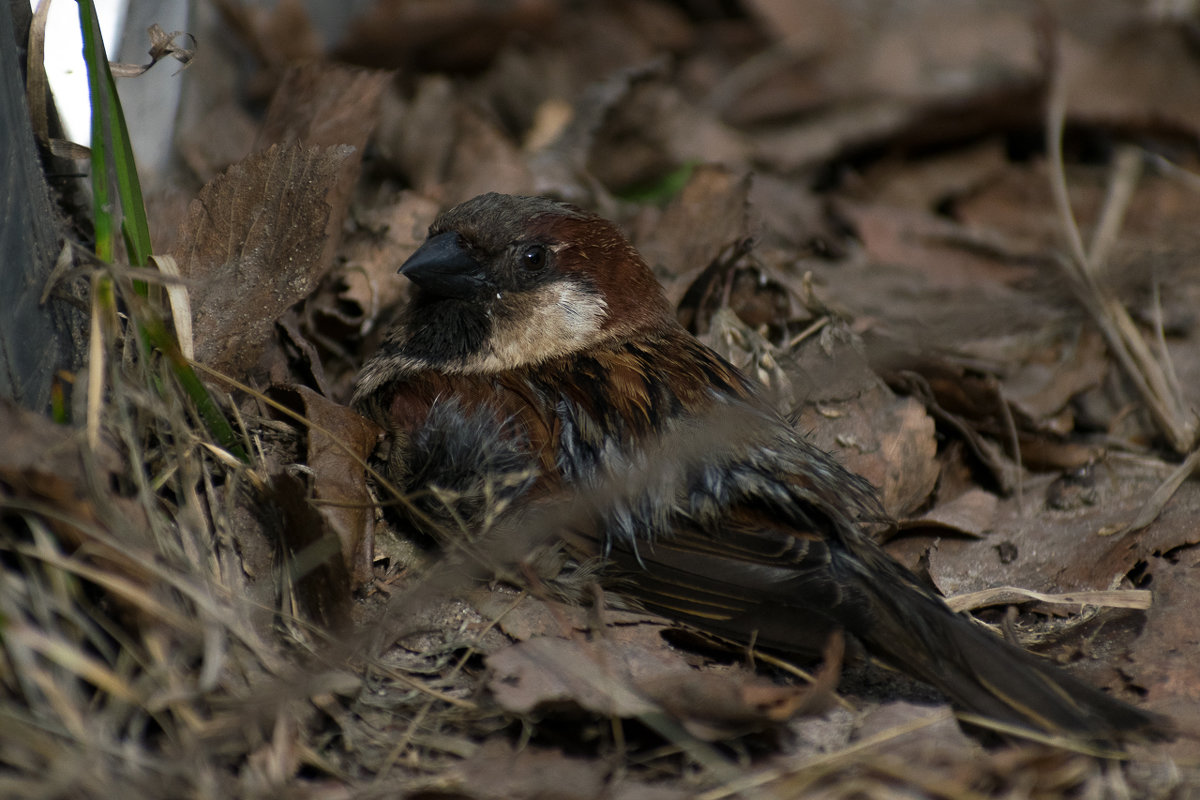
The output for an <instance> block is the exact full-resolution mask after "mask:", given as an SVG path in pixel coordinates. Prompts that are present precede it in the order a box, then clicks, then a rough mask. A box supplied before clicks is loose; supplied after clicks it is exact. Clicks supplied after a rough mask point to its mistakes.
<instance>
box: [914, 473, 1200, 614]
mask: <svg viewBox="0 0 1200 800" xmlns="http://www.w3.org/2000/svg"><path fill="white" fill-rule="evenodd" d="M1104 470H1105V473H1104V474H1103V475H1102V476H1101V477H1100V478H1098V480H1097V485H1098V486H1099V487H1100V488H1101V489H1102V490H1103V492H1102V494H1101V496H1100V498H1099V499H1098V501H1097V502H1094V503H1092V504H1090V505H1087V504H1085V505H1081V506H1078V507H1073V508H1067V509H1063V510H1055V509H1051V508H1046V507H1040V506H1041V503H1040V502H1038V501H1040V500H1041V498H1043V497H1044V496H1045V492H1046V490H1047V488H1048V487H1049V486H1050V484H1051V483H1052V478H1053V476H1037V477H1036V478H1033V479H1027V480H1026V483H1025V486H1024V498H1025V508H1024V509H1022V508H1021V507H1020V506H1019V504H1018V502H1017V500H1016V498H1008V499H1005V500H1002V501H1001V502H1000V504H999V507H998V509H997V513H996V517H995V521H994V523H993V526H992V531H991V533H990V534H989V535H988V536H987V537H986V538H984V539H981V540H977V541H964V540H956V539H955V540H952V539H943V540H942V541H941V543H940V544H939V545H938V547H937V548H936V549H935V550H934V551H933V552H932V553H931V554H930V557H929V572H930V575H931V576H932V577H933V579H934V582H935V583H936V584H937V586H938V588H939V589H940V590H941V591H942V592H943V593H944V594H948V595H952V594H962V593H965V592H972V591H979V590H982V589H986V588H990V587H992V586H1007V585H1011V586H1019V587H1022V588H1025V589H1033V590H1035V591H1039V592H1059V591H1072V590H1078V589H1107V588H1108V587H1109V586H1110V584H1111V582H1112V581H1113V580H1114V579H1115V578H1120V577H1121V576H1123V575H1125V574H1127V573H1128V572H1129V571H1130V570H1132V569H1133V568H1134V566H1135V565H1136V564H1137V563H1138V562H1139V561H1141V560H1143V559H1145V558H1147V557H1148V556H1149V555H1150V554H1151V553H1153V552H1156V551H1158V552H1162V551H1164V550H1169V549H1171V548H1174V547H1179V546H1182V545H1187V544H1195V543H1197V542H1200V531H1198V530H1197V529H1196V526H1195V524H1194V520H1195V516H1194V515H1195V514H1196V513H1200V512H1198V511H1197V508H1198V505H1200V487H1197V486H1196V484H1195V483H1185V484H1184V485H1183V486H1181V487H1180V489H1179V491H1178V492H1177V493H1176V495H1175V497H1174V498H1173V499H1172V500H1171V502H1170V503H1168V504H1167V506H1166V508H1165V509H1164V510H1163V513H1162V514H1161V515H1160V517H1159V518H1158V519H1157V520H1156V521H1155V522H1154V523H1153V524H1151V525H1150V526H1149V527H1147V528H1146V529H1144V530H1142V531H1139V532H1137V533H1135V534H1125V535H1113V534H1115V533H1116V532H1117V531H1120V530H1122V529H1123V528H1124V526H1125V525H1126V524H1127V523H1128V522H1129V521H1130V520H1132V519H1133V518H1134V517H1135V516H1136V515H1137V513H1138V511H1139V510H1140V508H1141V506H1142V503H1143V502H1144V501H1145V498H1146V497H1148V496H1149V495H1150V494H1151V493H1152V492H1153V491H1154V489H1155V488H1156V487H1157V485H1158V483H1159V482H1160V481H1161V480H1162V478H1163V477H1164V476H1165V475H1166V473H1167V470H1165V469H1159V468H1157V467H1155V466H1153V465H1152V464H1138V463H1136V462H1131V461H1128V460H1110V461H1109V463H1108V464H1107V465H1106V466H1105V467H1104Z"/></svg>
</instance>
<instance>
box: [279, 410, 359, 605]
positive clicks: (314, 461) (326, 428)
mask: <svg viewBox="0 0 1200 800" xmlns="http://www.w3.org/2000/svg"><path fill="white" fill-rule="evenodd" d="M271 394H272V395H273V396H274V397H275V398H276V399H279V400H282V401H284V402H285V403H286V404H287V405H288V406H289V407H291V408H293V409H294V410H295V411H297V412H299V413H301V414H303V415H304V416H305V417H306V418H307V419H308V421H309V423H310V425H308V426H306V431H307V434H308V438H307V446H306V451H307V455H306V458H305V463H306V464H307V466H308V468H309V470H310V474H311V475H312V498H313V500H314V501H315V502H316V505H317V510H318V511H319V513H320V515H321V519H322V520H324V524H325V526H327V528H328V529H329V530H330V531H332V532H333V534H334V535H335V536H336V537H337V540H338V542H339V544H340V549H341V556H342V561H343V563H344V564H345V565H346V567H347V568H348V569H349V571H350V576H351V579H352V581H353V585H352V587H351V588H353V589H356V588H358V587H359V586H362V585H363V584H364V583H366V582H367V581H368V580H370V579H371V577H372V571H371V562H372V560H373V556H372V550H373V541H372V536H373V532H374V527H375V509H374V506H373V505H372V500H371V495H370V492H368V491H367V483H366V472H365V469H364V466H363V465H364V463H365V462H366V460H367V458H368V456H370V454H371V451H372V450H374V449H375V443H376V439H377V438H378V435H379V433H380V431H379V428H378V427H377V426H376V425H374V424H373V423H371V422H369V421H367V420H366V419H365V418H364V417H362V416H361V415H359V414H358V413H356V412H355V411H352V410H351V409H349V408H347V407H346V406H342V405H338V404H337V403H334V402H332V401H331V400H328V399H326V398H324V397H322V396H321V395H319V394H317V393H316V392H314V391H313V390H311V389H309V388H307V387H305V386H277V387H274V388H272V390H271Z"/></svg>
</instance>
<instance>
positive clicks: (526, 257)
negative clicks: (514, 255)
mask: <svg viewBox="0 0 1200 800" xmlns="http://www.w3.org/2000/svg"><path fill="white" fill-rule="evenodd" d="M521 266H522V267H524V268H525V269H527V270H529V271H530V272H532V271H534V270H539V269H541V268H542V267H544V266H546V248H545V247H544V246H543V245H540V244H531V245H529V247H526V248H525V249H524V250H522V251H521Z"/></svg>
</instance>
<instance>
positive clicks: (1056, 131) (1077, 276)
mask: <svg viewBox="0 0 1200 800" xmlns="http://www.w3.org/2000/svg"><path fill="white" fill-rule="evenodd" d="M1066 92H1067V87H1066V80H1065V77H1064V73H1063V71H1062V70H1057V71H1056V72H1055V76H1054V80H1053V82H1052V86H1051V91H1050V98H1049V105H1048V109H1047V121H1046V150H1047V152H1048V153H1049V157H1050V179H1051V189H1052V192H1053V195H1054V203H1055V206H1056V207H1057V209H1058V212H1059V215H1060V217H1061V218H1062V225H1063V231H1064V233H1065V235H1066V237H1067V241H1068V245H1069V257H1067V258H1063V259H1061V260H1060V262H1059V263H1060V264H1061V265H1062V267H1063V269H1064V271H1065V272H1066V275H1067V277H1068V278H1069V279H1070V282H1071V286H1072V288H1073V289H1074V290H1075V293H1076V295H1077V297H1078V298H1079V300H1080V302H1081V303H1082V304H1083V306H1084V308H1085V309H1086V310H1087V312H1088V314H1089V315H1090V316H1091V317H1092V320H1093V322H1095V323H1096V325H1097V326H1098V327H1099V328H1100V331H1101V333H1102V334H1103V336H1104V339H1105V341H1106V342H1107V343H1108V346H1109V349H1110V350H1111V351H1112V353H1113V356H1114V357H1115V358H1116V359H1117V363H1118V364H1120V366H1121V370H1122V371H1123V372H1124V373H1125V376H1126V377H1127V378H1128V379H1129V380H1130V381H1131V382H1132V383H1133V385H1134V387H1135V388H1136V389H1137V392H1138V394H1139V395H1140V396H1141V398H1142V401H1143V402H1144V403H1145V404H1146V407H1147V409H1148V410H1149V412H1150V414H1151V416H1152V418H1153V419H1154V422H1155V425H1157V427H1158V429H1159V431H1160V432H1161V433H1162V434H1163V436H1165V437H1166V439H1167V440H1168V441H1169V442H1170V444H1171V447H1172V448H1174V449H1175V451H1176V452H1178V453H1186V452H1188V451H1190V450H1191V449H1192V447H1193V445H1194V444H1195V442H1196V435H1197V427H1196V425H1197V418H1196V414H1195V412H1194V411H1193V410H1191V409H1190V408H1189V407H1188V405H1187V404H1186V402H1185V400H1184V398H1183V397H1182V395H1181V393H1180V391H1179V389H1178V385H1177V383H1176V382H1175V381H1174V380H1173V379H1172V375H1173V371H1172V368H1171V367H1170V365H1169V360H1168V358H1167V356H1166V352H1165V350H1163V351H1161V352H1162V359H1163V361H1162V362H1160V361H1159V360H1158V359H1156V358H1155V357H1154V354H1153V353H1152V352H1151V350H1150V346H1149V345H1148V344H1147V343H1146V340H1145V338H1144V337H1143V335H1142V333H1141V331H1139V330H1138V327H1137V325H1136V324H1134V322H1133V319H1132V317H1130V315H1129V312H1128V311H1127V310H1126V309H1125V307H1124V306H1123V305H1122V304H1121V303H1120V302H1119V301H1118V300H1116V299H1115V298H1114V297H1112V296H1111V295H1110V294H1109V293H1108V291H1107V290H1106V289H1105V288H1104V286H1103V285H1102V284H1101V282H1100V280H1099V277H1098V276H1099V273H1100V270H1101V268H1102V267H1103V264H1104V258H1105V257H1106V256H1107V253H1108V251H1109V249H1110V248H1111V246H1112V243H1113V242H1114V241H1115V240H1116V237H1117V231H1119V229H1120V225H1121V220H1122V219H1123V217H1124V215H1125V211H1126V209H1127V208H1128V204H1129V201H1130V199H1131V197H1132V196H1133V188H1134V186H1135V185H1136V183H1137V180H1138V177H1139V176H1140V174H1141V162H1142V158H1141V154H1140V151H1135V150H1126V151H1123V152H1122V154H1121V155H1120V156H1119V157H1118V158H1117V159H1116V162H1115V163H1114V166H1113V173H1112V177H1111V179H1110V186H1109V191H1108V194H1107V196H1106V198H1105V204H1104V210H1103V211H1102V213H1101V217H1100V224H1099V225H1098V226H1097V230H1096V234H1095V236H1094V238H1093V242H1092V249H1091V250H1090V251H1089V250H1087V249H1085V247H1084V243H1083V237H1082V235H1081V234H1080V231H1079V225H1078V223H1077V222H1076V220H1075V215H1074V212H1073V211H1072V210H1071V202H1070V198H1069V195H1068V192H1067V177H1066V170H1065V167H1064V165H1063V156H1062V136H1063V127H1064V124H1065V120H1066Z"/></svg>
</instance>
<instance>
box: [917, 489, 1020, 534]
mask: <svg viewBox="0 0 1200 800" xmlns="http://www.w3.org/2000/svg"><path fill="white" fill-rule="evenodd" d="M998 503H999V498H998V497H996V495H994V494H992V493H991V492H987V491H984V490H983V489H978V488H975V489H970V490H968V491H966V492H964V493H962V494H961V495H959V496H958V497H956V498H954V499H953V500H951V501H949V502H947V503H939V504H938V505H936V506H934V507H933V508H932V509H930V510H929V511H927V512H925V513H924V514H922V515H921V516H919V517H915V518H913V519H907V520H903V521H901V522H900V527H901V528H902V529H918V530H919V529H922V528H939V529H944V530H949V531H953V532H955V533H961V534H966V535H967V536H975V537H981V536H983V535H984V534H985V533H987V532H988V531H989V530H990V529H991V527H992V520H993V519H994V518H995V516H996V506H997V504H998Z"/></svg>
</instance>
